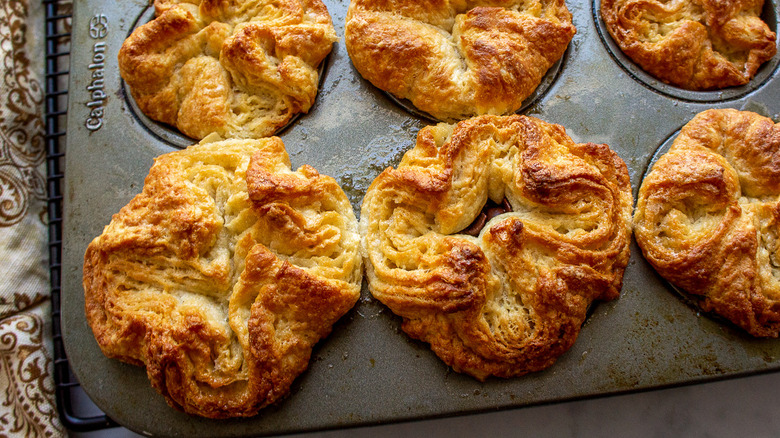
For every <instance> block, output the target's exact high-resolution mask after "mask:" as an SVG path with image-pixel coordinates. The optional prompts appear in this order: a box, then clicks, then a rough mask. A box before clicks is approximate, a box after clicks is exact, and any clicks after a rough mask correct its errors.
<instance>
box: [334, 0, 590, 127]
mask: <svg viewBox="0 0 780 438" xmlns="http://www.w3.org/2000/svg"><path fill="white" fill-rule="evenodd" d="M574 33H575V28H574V26H573V25H572V20H571V13H570V12H569V10H568V9H567V8H566V5H565V3H564V1H563V0H500V1H499V0H494V1H462V0H461V1H455V0H437V1H426V2H421V1H416V0H352V1H351V2H350V6H349V10H348V12H347V24H346V30H345V36H346V38H345V42H346V46H347V50H348V52H349V56H350V57H351V58H352V62H353V64H354V65H355V68H357V70H358V71H359V72H360V74H361V75H362V76H363V77H364V78H365V79H367V80H368V81H370V82H371V83H373V84H374V85H375V86H376V87H378V88H380V89H382V90H385V91H387V92H389V93H392V94H393V95H394V96H396V97H398V98H401V99H408V100H409V101H410V102H411V103H412V104H413V105H414V106H415V107H417V108H418V109H420V110H422V111H425V112H427V113H429V114H430V115H432V116H434V117H436V118H437V119H439V120H443V121H451V120H462V119H464V118H467V117H470V116H474V115H479V114H509V113H512V112H515V111H517V110H518V109H519V108H520V106H521V105H522V103H523V100H525V98H527V97H528V96H529V95H531V93H533V91H534V90H535V89H536V87H537V86H538V85H539V83H540V82H541V80H542V78H543V77H544V75H545V73H546V72H547V70H548V69H549V68H550V67H551V66H552V65H553V64H555V62H557V61H558V59H560V58H561V56H563V53H564V52H565V50H566V47H567V46H568V44H569V41H571V39H572V37H573V36H574Z"/></svg>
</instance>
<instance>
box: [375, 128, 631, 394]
mask: <svg viewBox="0 0 780 438" xmlns="http://www.w3.org/2000/svg"><path fill="white" fill-rule="evenodd" d="M629 184H630V183H629V177H628V170H627V168H626V165H625V163H624V162H623V160H621V159H620V158H619V157H618V156H617V154H615V153H614V152H613V151H612V150H611V149H610V148H609V147H608V146H607V145H603V144H601V145H598V144H593V143H586V144H576V143H574V142H573V141H572V140H571V138H569V137H568V136H567V135H566V132H565V130H564V128H563V127H562V126H560V125H553V124H549V123H545V122H543V121H541V120H538V119H535V118H530V117H524V116H517V115H513V116H503V117H502V116H480V117H476V118H473V119H469V120H466V121H463V122H460V123H458V124H457V125H446V124H439V125H437V126H429V127H426V128H424V129H422V130H421V131H420V133H419V134H418V137H417V145H416V146H415V147H414V148H413V149H412V150H410V151H409V152H407V153H406V155H404V158H403V160H402V161H401V163H400V164H399V166H398V168H397V169H393V168H388V169H387V170H385V171H384V172H382V173H381V174H380V175H379V176H378V177H377V178H376V180H374V182H373V183H372V184H371V186H370V187H369V189H368V192H367V193H366V196H365V198H364V201H363V206H362V213H361V218H360V234H361V248H362V251H363V256H364V258H365V260H366V271H367V275H368V279H369V286H370V289H371V292H372V294H373V295H374V297H376V298H377V299H378V300H380V301H381V302H383V303H384V304H385V305H387V306H388V307H389V308H390V309H391V310H392V311H393V312H395V313H396V314H398V315H400V316H402V317H403V318H404V322H403V327H402V328H403V330H404V331H406V332H407V333H408V334H409V335H410V336H412V337H413V338H417V339H421V340H423V341H425V342H428V343H430V344H431V348H432V349H433V351H434V352H435V353H436V354H437V355H438V356H439V357H440V358H441V359H442V360H444V362H446V363H447V364H448V365H450V366H452V367H453V369H454V370H455V371H458V372H464V373H468V374H470V375H472V376H474V377H476V378H478V379H481V380H482V379H485V378H487V377H488V376H490V375H495V376H500V377H510V376H517V375H521V374H524V373H527V372H530V371H536V370H541V369H543V368H546V367H548V366H550V365H551V364H552V363H553V362H554V361H555V360H556V358H557V357H559V356H560V355H561V354H563V353H564V352H565V351H567V350H568V349H569V347H571V346H572V344H573V343H574V341H575V339H576V338H577V335H578V333H579V331H580V326H581V325H582V323H583V321H584V320H585V317H586V311H587V309H588V306H589V305H590V304H591V303H592V302H593V300H597V299H598V300H611V299H614V298H616V297H618V295H619V293H620V288H621V285H622V279H623V271H624V269H625V267H626V264H627V262H628V257H629V246H628V245H629V240H630V237H631V204H632V195H631V189H630V185H629ZM503 199H506V200H507V202H506V203H505V204H508V205H509V207H511V209H512V211H511V212H505V213H500V212H499V214H498V215H497V216H495V217H493V218H492V219H489V220H486V224H485V226H484V228H483V229H482V231H481V232H480V233H479V234H478V235H477V237H472V236H470V235H467V234H465V233H466V232H467V231H468V232H472V231H473V225H470V224H472V222H474V221H475V219H477V218H478V217H479V216H480V210H481V209H482V207H483V205H485V204H486V203H487V201H488V200H492V202H493V203H494V204H501V203H502V200H503ZM495 209H500V207H491V208H490V209H488V210H495ZM491 215H492V214H491Z"/></svg>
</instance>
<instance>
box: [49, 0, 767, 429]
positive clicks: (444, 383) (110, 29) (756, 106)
mask: <svg viewBox="0 0 780 438" xmlns="http://www.w3.org/2000/svg"><path fill="white" fill-rule="evenodd" d="M325 3H326V4H327V6H328V8H329V10H330V13H331V15H332V17H333V22H334V25H335V26H336V30H337V33H338V35H339V36H340V37H341V38H342V39H341V40H340V41H339V42H337V43H336V44H335V45H334V48H333V52H332V54H331V55H330V57H329V58H328V59H327V64H326V66H325V69H324V77H323V81H322V85H321V89H320V92H319V95H318V97H317V102H316V104H315V105H314V107H313V108H312V110H311V111H310V113H309V114H307V115H303V116H301V117H299V118H298V119H297V120H296V121H295V122H294V123H292V124H291V125H290V126H289V127H287V128H286V129H285V130H284V131H282V132H281V133H280V136H281V137H282V138H283V140H284V142H285V144H286V146H287V149H288V152H289V154H290V157H291V160H292V163H293V166H294V167H297V166H300V165H302V164H311V165H313V166H314V167H315V168H317V169H318V170H319V171H320V172H321V173H324V174H328V175H331V176H333V177H335V178H336V179H337V180H338V181H339V182H340V183H341V184H342V186H343V187H344V189H345V190H346V192H347V194H348V195H349V197H350V200H351V201H352V204H353V207H354V208H355V211H356V212H359V207H360V202H361V199H362V196H363V194H364V193H365V190H366V188H367V186H368V184H369V183H370V182H371V181H372V180H373V179H374V177H375V176H376V175H377V174H378V173H379V172H380V171H382V170H383V169H384V168H386V167H387V166H391V165H395V164H397V163H398V161H399V160H400V158H401V156H402V154H403V153H404V152H405V151H406V150H408V149H409V148H410V147H411V146H412V145H413V144H414V141H415V137H416V134H417V131H418V130H419V129H420V128H422V127H423V126H425V125H427V124H430V123H431V122H430V121H429V120H426V119H425V118H423V117H420V116H418V115H414V114H411V113H410V112H408V111H407V110H405V109H404V108H403V107H402V106H400V105H399V104H398V103H396V102H395V101H394V100H392V99H391V98H389V97H388V96H387V95H386V94H384V93H383V92H381V91H379V90H377V89H376V88H374V87H373V86H372V85H371V84H369V83H367V82H366V81H364V80H363V79H362V78H361V77H360V76H359V75H358V74H357V72H356V71H355V70H354V68H353V67H352V64H351V62H350V60H349V57H348V55H347V52H346V49H345V47H344V44H343V35H344V20H345V15H346V10H347V6H348V4H349V2H348V0H326V1H325ZM568 6H569V9H570V10H571V12H572V14H573V16H574V24H575V26H576V27H577V34H576V35H575V37H574V40H573V41H572V43H571V45H570V47H569V49H568V51H567V52H566V54H565V55H564V58H563V60H562V62H561V63H560V65H559V66H558V67H557V68H556V69H554V70H555V71H554V72H552V73H551V74H550V76H548V78H547V79H546V81H547V86H546V89H545V90H543V92H539V93H537V94H536V96H535V97H534V98H533V100H532V101H530V102H528V103H527V105H526V107H525V109H524V110H523V111H522V112H523V113H524V114H527V115H532V116H536V117H539V118H541V119H543V120H545V121H548V122H552V123H558V124H561V125H563V126H565V127H566V128H567V132H568V133H569V134H570V135H571V136H572V137H573V138H574V139H575V140H576V141H580V142H585V141H592V142H597V143H607V144H608V145H610V147H612V149H614V150H615V151H616V152H617V153H618V154H619V155H620V156H621V157H622V158H623V159H624V160H625V161H626V163H627V165H628V168H629V172H630V176H631V184H632V188H633V190H634V194H635V195H636V191H637V190H638V187H639V185H640V183H641V179H642V177H643V175H644V173H645V171H646V170H647V168H648V165H649V164H650V162H651V160H652V157H653V155H654V153H655V152H656V150H657V149H658V148H659V147H661V146H662V145H663V144H665V143H666V142H667V141H668V140H669V139H670V138H672V137H673V136H674V135H675V133H676V132H677V131H678V130H679V129H680V127H682V126H683V125H684V124H685V123H686V122H688V121H689V120H690V119H691V118H692V117H693V116H694V115H695V114H696V113H698V112H700V111H703V110H705V109H708V108H738V109H751V110H754V111H757V112H761V113H764V115H768V116H770V117H772V118H774V119H775V120H778V117H779V116H778V114H780V79H779V78H778V63H779V61H778V60H779V59H780V55H778V56H776V57H775V58H774V59H773V60H772V61H770V62H769V63H767V64H765V65H764V66H763V67H762V68H761V70H760V71H759V73H758V75H757V77H756V78H755V79H754V80H753V81H752V82H751V83H750V84H749V85H747V86H745V87H739V88H732V89H729V90H724V91H722V92H706V93H701V92H700V93H696V92H686V91H680V90H677V89H675V88H673V87H669V86H666V85H664V84H662V83H660V82H658V81H656V80H654V79H652V78H651V77H649V76H647V75H646V74H644V73H643V72H641V71H640V70H639V69H637V68H636V67H635V66H633V64H632V63H631V62H630V61H628V60H627V59H626V58H625V57H624V56H622V55H621V54H620V52H619V51H618V50H617V49H616V47H615V45H614V43H613V42H612V41H611V39H610V37H609V35H608V34H607V33H606V32H605V30H604V28H603V25H602V23H601V22H600V19H599V17H598V14H597V11H598V7H599V0H593V2H575V1H569V2H568ZM145 14H146V15H145ZM777 14H778V12H777V0H772V1H767V4H766V7H765V11H764V18H765V20H766V21H768V22H769V23H770V26H771V27H772V28H773V30H776V29H777ZM144 16H145V17H148V16H149V9H148V5H147V2H146V1H145V0H131V1H124V2H105V1H103V0H80V1H77V2H76V5H75V11H74V21H73V36H72V38H73V46H72V49H73V53H72V57H71V75H70V77H71V84H70V101H69V109H68V143H67V154H66V171H65V190H64V226H63V233H64V234H63V255H62V262H63V265H62V325H63V326H62V330H63V336H64V342H65V346H66V350H67V353H68V357H69V359H70V363H71V366H72V368H73V372H74V373H75V375H76V376H77V378H78V379H79V381H80V382H81V384H82V386H83V388H84V390H85V391H86V393H87V394H88V395H89V396H90V398H91V399H92V400H93V401H94V402H95V404H96V405H97V406H98V407H100V408H101V409H102V410H104V411H105V412H106V413H107V414H108V415H109V416H110V417H111V418H113V419H115V420H116V421H117V422H119V423H120V424H122V425H123V426H125V427H127V428H129V429H131V430H133V431H135V432H138V433H141V434H146V435H166V436H170V435H177V436H187V437H200V436H209V437H218V436H242V435H252V436H254V435H264V434H279V433H288V432H301V431H310V430H319V429H332V428H340V427H349V426H358V425H370V424H379V423H387V422H396V421H404V420H411V419H421V418H431V417H441V416H451V415H459V414H465V413H473V412H481V411H490V410H497V409H505V408H515V407H521V406H528V405H535V404H541V403H550V402H556V401H563V400H573V399H581V398H586V397H595V396H603V395H608V394H616V393H624V392H630V391H638V390H645V389H651V388H660V387H667V386H673V385H681V384H690V383H696V382H701V381H706V380H713V379H718V378H725V377H734V376H741V375H747V374H754V373H759V372H766V371H775V370H778V369H780V341H777V340H757V339H752V338H750V337H748V336H747V335H745V334H743V333H742V332H740V331H739V330H737V329H735V328H733V327H731V326H729V325H724V324H722V323H719V322H717V321H714V320H713V319H710V318H708V317H706V316H704V315H701V314H699V313H697V311H696V309H695V308H692V307H690V306H689V305H688V304H686V303H685V302H684V301H683V300H682V299H680V297H679V296H678V295H677V294H675V293H674V292H673V291H672V289H671V288H670V287H669V286H668V285H667V284H666V283H665V282H664V281H663V280H662V279H661V278H660V277H659V276H658V275H657V274H656V273H655V272H654V271H653V269H652V268H651V267H650V266H649V265H648V264H647V263H646V262H645V260H644V259H643V258H642V256H641V252H640V251H639V249H638V247H637V246H636V245H635V244H632V247H631V251H632V255H631V259H630V262H629V265H628V268H627V270H626V274H625V280H624V286H623V290H622V294H621V297H620V298H619V299H617V300H616V301H613V302H609V303H599V304H598V305H597V306H596V307H595V308H594V310H593V312H592V313H591V315H590V316H589V318H588V320H587V321H586V322H585V324H584V326H583V328H582V332H581V334H580V336H579V339H578V340H577V342H576V344H575V345H574V347H573V348H572V349H571V350H570V351H568V352H567V353H566V354H564V355H563V356H562V357H561V358H560V359H559V360H558V362H557V363H556V364H554V365H553V366H552V367H550V368H548V369H547V370H545V371H542V372H537V373H533V374H530V375H526V376H523V377H519V378H513V379H508V380H504V379H496V378H491V379H489V380H488V381H486V382H484V383H481V382H478V381H476V380H474V379H472V378H470V377H468V376H464V375H460V374H457V373H454V372H452V371H451V370H450V369H449V368H448V367H447V366H445V365H444V364H443V363H442V362H441V361H440V360H439V359H438V358H437V357H436V356H435V355H434V354H433V353H432V352H431V351H430V350H429V348H428V346H427V345H426V344H423V343H420V342H417V341H413V340H411V339H409V338H408V337H407V336H406V335H405V334H404V333H403V332H402V331H401V330H400V322H401V321H400V318H398V317H396V316H394V315H393V314H392V313H391V312H390V311H389V310H387V309H386V308H385V307H384V306H383V305H382V304H380V303H379V302H377V301H375V300H374V299H372V298H371V297H370V294H369V293H368V290H367V288H366V287H365V282H364V287H363V292H362V297H361V299H360V301H359V302H358V304H357V305H356V306H355V308H354V309H352V311H350V312H349V313H348V314H347V315H346V316H345V317H344V318H342V319H341V320H340V321H339V323H338V324H337V325H336V326H335V327H334V330H333V333H332V334H331V336H330V337H328V338H327V339H325V340H324V341H322V342H321V343H320V344H318V345H317V347H316V348H315V350H314V353H313V355H312V360H311V363H310V366H309V368H308V370H307V371H306V372H304V373H303V374H302V375H301V376H300V377H299V378H298V379H297V380H296V381H295V383H294V385H293V387H292V392H291V394H290V396H289V397H287V398H285V399H284V400H282V401H281V402H279V403H277V404H276V405H275V406H272V407H270V408H267V409H265V410H264V411H262V412H261V413H260V414H259V415H257V416H256V417H253V418H249V419H241V420H226V421H213V420H207V419H202V418H197V417H192V416H188V415H186V414H183V413H180V412H177V411H175V410H173V409H171V408H170V407H168V405H166V403H165V401H164V400H163V398H162V396H160V395H158V394H157V393H156V392H155V391H154V390H153V389H152V388H151V386H150V384H149V382H148V380H147V377H146V373H145V371H144V369H142V368H140V367H135V366H131V365H126V364H123V363H120V362H119V361H116V360H110V359H107V358H105V357H104V356H103V354H102V353H101V352H100V350H99V348H98V346H97V343H96V342H95V340H94V338H93V336H92V332H91V330H90V329H89V327H88V326H87V323H86V321H85V317H84V298H83V289H82V286H81V275H82V263H83V254H84V250H85V248H86V246H87V244H88V243H89V241H90V240H91V239H92V238H93V237H95V236H97V235H98V234H99V233H100V232H101V231H102V229H103V227H104V226H105V225H106V224H108V222H109V220H110V219H111V215H112V214H113V213H115V212H117V211H118V210H119V209H120V208H121V207H122V206H123V205H125V204H126V203H127V202H128V201H129V200H130V199H131V198H132V197H133V196H134V195H135V194H137V193H138V192H140V190H141V187H142V184H143V178H144V177H145V176H146V174H147V171H148V169H149V167H150V166H151V164H152V159H153V158H154V157H155V156H157V155H159V154H162V153H166V152H170V151H173V150H175V149H176V148H177V147H179V146H181V141H182V139H181V138H180V137H179V136H177V134H175V133H172V131H170V130H168V129H167V128H165V127H161V126H160V125H156V124H154V123H153V122H149V121H148V120H145V119H144V118H143V117H142V116H140V115H139V114H138V113H137V112H136V111H135V110H134V108H133V105H132V103H131V98H129V96H128V95H127V93H126V90H125V89H124V87H123V84H122V82H121V79H120V76H119V73H118V70H117V61H116V54H117V52H118V50H119V48H120V46H121V44H122V42H123V40H124V39H125V38H126V37H127V35H128V34H129V32H130V30H131V29H132V28H133V26H135V25H136V23H137V22H138V21H139V20H141V21H143V20H144V19H148V18H144ZM184 141H185V143H186V142H187V141H186V140H184Z"/></svg>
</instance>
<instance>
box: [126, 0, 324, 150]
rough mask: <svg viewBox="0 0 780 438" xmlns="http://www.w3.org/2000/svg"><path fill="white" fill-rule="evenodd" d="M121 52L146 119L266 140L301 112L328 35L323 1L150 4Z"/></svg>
mask: <svg viewBox="0 0 780 438" xmlns="http://www.w3.org/2000/svg"><path fill="white" fill-rule="evenodd" d="M154 6H155V12H156V18H155V19H154V20H152V21H151V22H149V23H146V24H144V25H142V26H140V27H139V28H138V29H136V30H135V31H134V32H133V33H132V34H131V35H130V36H129V37H128V38H127V40H126V41H125V43H124V44H123V45H122V48H121V50H120V51H119V70H120V72H121V75H122V78H123V79H124V80H125V81H126V82H127V85H128V86H129V87H130V91H131V93H132V95H133V98H134V99H135V101H136V103H137V104H138V107H139V108H140V109H141V111H143V113H144V114H146V115H147V116H148V117H150V118H151V119H154V120H157V121H160V122H164V123H167V124H170V125H173V126H176V127H177V128H178V129H179V130H180V131H181V132H183V133H184V134H186V135H188V136H190V137H193V138H197V139H201V138H204V137H205V136H207V135H208V134H210V133H212V132H216V133H218V134H219V135H221V136H222V137H223V138H260V137H266V136H269V135H272V134H273V133H274V132H276V131H277V130H278V129H279V128H281V127H283V126H284V125H285V124H287V123H288V122H289V121H290V120H291V119H292V117H293V116H295V115H296V114H298V113H301V112H304V113H305V112H308V111H309V109H310V108H311V106H312V105H313V103H314V98H315V96H316V95H317V86H318V82H319V72H318V66H319V64H320V62H321V61H322V60H323V59H324V58H325V56H327V54H328V53H330V50H331V47H332V45H333V42H334V41H335V40H336V33H335V31H334V29H333V24H332V22H331V19H330V15H329V14H328V10H327V9H326V8H325V5H324V4H323V3H322V2H321V0H275V1H270V0H231V1H223V0H155V2H154Z"/></svg>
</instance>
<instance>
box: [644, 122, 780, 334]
mask: <svg viewBox="0 0 780 438" xmlns="http://www.w3.org/2000/svg"><path fill="white" fill-rule="evenodd" d="M634 231H635V235H636V239H637V242H638V243H639V246H640V247H641V248H642V251H643V253H644V255H645V257H646V258H647V260H648V261H649V262H650V263H651V264H652V265H653V267H654V268H655V269H656V270H657V271H658V273H659V274H661V276H663V277H664V278H666V279H667V280H668V281H669V282H671V283H672V284H673V285H675V286H677V287H678V288H679V289H681V290H682V291H685V292H687V293H688V294H689V295H690V296H691V297H692V298H696V299H697V301H698V305H699V306H700V307H701V308H702V309H703V310H705V311H707V312H715V313H716V314H719V315H721V316H722V317H724V318H726V319H728V320H730V321H731V322H733V323H734V324H736V325H737V326H739V327H742V328H743V329H745V330H746V331H748V332H749V333H750V334H752V335H753V336H759V337H777V336H778V333H780V239H779V238H778V236H780V125H778V124H775V123H773V122H772V120H770V119H768V118H766V117H762V116H760V115H758V114H755V113H751V112H747V111H737V110H731V109H725V110H709V111H705V112H703V113H700V114H698V115H697V116H696V117H694V118H693V120H691V121H690V122H689V123H688V124H687V125H685V127H683V129H682V130H681V131H680V134H679V135H678V136H677V138H676V139H675V141H674V143H673V145H672V147H671V149H670V150H669V152H667V153H666V154H664V155H663V156H661V157H660V158H659V159H658V161H657V162H656V163H655V164H654V165H653V167H652V169H651V171H650V172H649V173H648V175H647V176H646V177H645V180H644V181H643V183H642V186H641V188H640V189H639V198H638V200H637V206H636V212H635V214H634Z"/></svg>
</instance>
